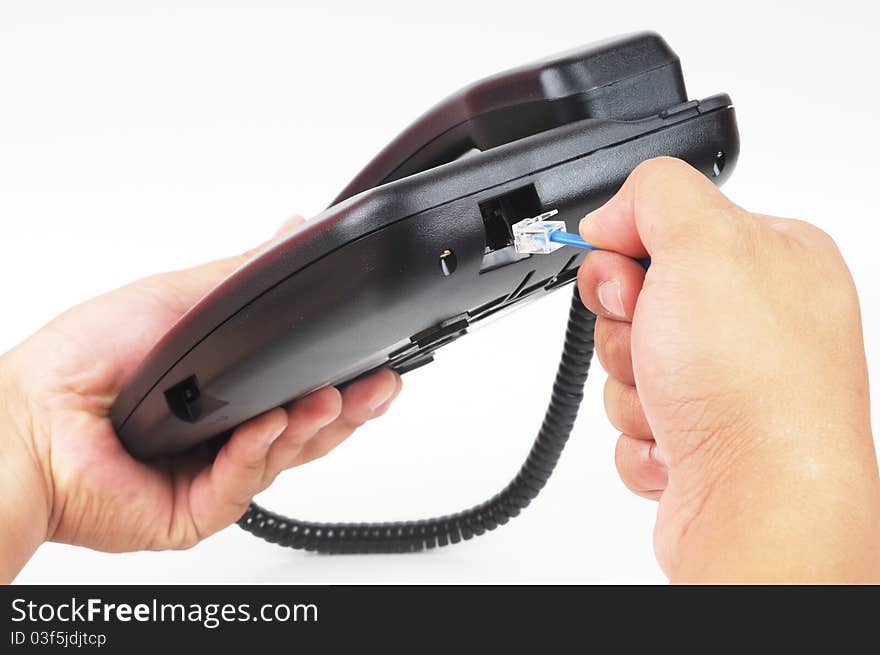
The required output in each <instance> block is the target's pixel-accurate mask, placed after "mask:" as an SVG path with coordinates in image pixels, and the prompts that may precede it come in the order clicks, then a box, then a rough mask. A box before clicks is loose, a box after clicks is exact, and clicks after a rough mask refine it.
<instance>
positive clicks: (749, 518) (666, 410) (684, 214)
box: [578, 158, 880, 583]
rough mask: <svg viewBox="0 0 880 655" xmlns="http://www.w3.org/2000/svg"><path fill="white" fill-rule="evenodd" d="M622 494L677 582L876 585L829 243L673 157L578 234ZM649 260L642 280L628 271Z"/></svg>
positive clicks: (856, 416)
mask: <svg viewBox="0 0 880 655" xmlns="http://www.w3.org/2000/svg"><path fill="white" fill-rule="evenodd" d="M580 231H581V235H582V236H583V238H584V239H586V240H587V241H588V242H590V243H593V244H595V245H596V246H598V247H600V248H603V249H607V250H608V251H613V252H607V251H594V252H591V253H590V254H589V255H588V256H587V257H586V259H585V261H584V263H583V265H582V266H581V269H580V271H579V276H578V285H579V287H580V291H581V296H582V298H583V300H584V302H585V304H586V305H587V306H588V307H589V308H590V309H591V310H592V311H594V312H595V313H596V314H597V315H598V317H599V318H598V320H597V322H596V351H597V354H598V357H599V360H600V361H601V363H602V365H603V366H604V368H605V369H606V371H607V372H608V380H607V383H606V385H605V406H606V411H607V414H608V417H609V419H610V421H611V423H612V424H613V425H614V426H615V427H616V428H617V429H618V430H619V431H620V432H621V436H620V438H619V440H618V443H617V449H616V463H617V468H618V471H619V473H620V476H621V478H622V480H623V482H624V484H625V485H626V486H627V487H628V488H629V489H631V490H632V491H634V492H635V493H637V494H639V495H641V496H644V497H646V498H650V499H654V500H658V501H659V506H658V511H657V520H656V526H655V531H654V548H655V552H656V555H657V558H658V561H659V563H660V565H661V567H662V568H663V570H664V572H665V573H666V574H667V576H668V577H669V578H670V580H672V581H673V582H820V583H824V582H844V583H846V582H880V478H878V471H877V458H876V454H875V452H874V443H873V437H872V434H871V424H870V413H869V395H868V376H867V365H866V361H865V352H864V345H863V341H862V332H861V318H860V311H859V302H858V297H857V294H856V289H855V286H854V284H853V281H852V278H851V276H850V274H849V271H848V269H847V267H846V264H845V263H844V261H843V258H842V257H841V254H840V252H839V251H838V248H837V247H836V245H835V244H834V242H833V241H832V239H831V238H830V237H829V236H828V235H827V234H825V233H824V232H822V231H821V230H819V229H818V228H816V227H814V226H812V225H809V224H807V223H804V222H802V221H797V220H787V219H781V218H773V217H770V216H763V215H759V214H753V213H750V212H747V211H745V210H744V209H742V208H741V207H738V206H737V205H735V204H734V203H732V202H731V201H730V200H729V199H727V198H726V197H725V196H724V195H723V194H722V193H721V192H720V191H719V190H718V189H717V188H716V187H715V186H714V185H713V184H712V183H711V182H709V181H708V180H707V179H706V178H705V177H704V176H703V175H702V174H700V173H699V172H697V171H696V170H694V169H693V168H691V167H690V166H688V165H687V164H685V163H683V162H681V161H679V160H675V159H669V158H660V159H655V160H650V161H648V162H645V163H643V164H642V165H640V166H639V167H638V168H637V169H636V170H635V171H634V172H633V173H632V175H631V176H630V177H629V179H628V180H627V181H626V183H625V184H624V186H623V187H622V188H621V189H620V191H619V192H618V193H617V194H616V195H615V196H614V198H612V199H611V200H610V201H609V202H608V203H606V204H605V205H604V206H603V207H601V208H599V209H598V210H596V211H595V212H593V213H592V214H590V215H588V216H587V217H586V218H585V219H584V220H583V221H582V222H581V226H580ZM646 255H649V256H650V257H651V266H650V268H649V269H648V270H647V272H646V271H645V270H644V269H643V268H642V267H641V266H640V265H639V264H637V263H636V262H635V261H633V259H632V258H633V257H644V256H646Z"/></svg>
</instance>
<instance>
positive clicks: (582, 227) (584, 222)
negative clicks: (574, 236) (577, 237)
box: [578, 210, 596, 234]
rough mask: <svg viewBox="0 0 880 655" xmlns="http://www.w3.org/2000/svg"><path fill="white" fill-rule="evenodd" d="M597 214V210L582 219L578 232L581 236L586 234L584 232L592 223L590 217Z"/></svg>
mask: <svg viewBox="0 0 880 655" xmlns="http://www.w3.org/2000/svg"><path fill="white" fill-rule="evenodd" d="M595 213H596V212H595V210H594V211H591V212H590V213H589V214H587V215H586V216H584V217H583V218H582V219H581V222H580V223H578V232H580V233H581V234H583V233H584V230H586V229H587V225H588V224H589V222H590V217H592V215H593V214H595Z"/></svg>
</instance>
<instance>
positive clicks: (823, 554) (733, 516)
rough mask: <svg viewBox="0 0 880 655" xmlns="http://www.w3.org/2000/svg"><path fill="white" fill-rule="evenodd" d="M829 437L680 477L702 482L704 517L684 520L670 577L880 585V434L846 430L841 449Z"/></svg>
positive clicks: (766, 448)
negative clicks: (878, 438) (879, 453)
mask: <svg viewBox="0 0 880 655" xmlns="http://www.w3.org/2000/svg"><path fill="white" fill-rule="evenodd" d="M850 428H852V426H850ZM817 436H819V437H820V438H819V439H817ZM827 436H828V435H827V434H824V435H815V434H809V433H808V432H806V431H804V432H799V433H798V435H797V439H796V443H791V442H788V440H787V439H784V438H780V439H771V440H767V441H765V442H764V443H763V444H761V445H760V446H757V447H753V448H752V449H749V450H748V452H740V453H739V454H738V455H737V456H728V457H718V458H713V459H714V460H715V461H713V462H712V463H711V464H706V463H705V462H704V463H703V465H702V466H701V467H700V468H701V469H702V471H701V473H702V475H700V473H697V472H695V471H693V470H690V471H677V472H676V471H673V472H672V473H671V475H672V476H675V474H676V473H679V474H681V477H684V478H685V479H686V480H690V481H696V480H701V482H700V483H699V484H698V485H695V487H694V489H696V488H697V487H699V488H700V492H699V493H696V492H695V493H694V497H699V498H700V502H699V503H698V509H697V510H696V511H694V512H693V513H690V515H689V516H687V520H686V521H681V522H679V528H680V531H679V534H678V537H679V539H678V540H677V541H678V547H677V548H676V549H675V551H676V552H675V556H674V557H673V558H670V559H669V560H668V562H669V563H670V565H671V566H669V568H668V570H667V573H668V574H669V577H670V579H671V580H672V581H674V582H710V581H711V582H789V583H791V582H812V583H816V582H819V583H829V582H831V583H843V582H847V583H865V582H878V581H880V476H878V472H877V462H876V456H875V455H874V451H873V448H872V445H873V439H872V437H871V433H870V426H868V427H867V428H866V429H865V430H862V429H856V430H852V429H851V430H850V431H844V430H842V429H841V430H838V431H836V437H835V439H834V441H833V443H829V442H827V441H824V437H827ZM847 442H849V443H847ZM721 460H723V461H721ZM708 470H711V471H712V473H708ZM681 528H683V529H681Z"/></svg>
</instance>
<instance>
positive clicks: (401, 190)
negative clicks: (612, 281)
mask: <svg viewBox="0 0 880 655" xmlns="http://www.w3.org/2000/svg"><path fill="white" fill-rule="evenodd" d="M474 148H477V149H479V150H482V152H471V153H470V154H468V155H467V156H464V157H462V155H464V154H465V153H468V152H469V151H472V150H473V149H474ZM738 153H739V137H738V132H737V127H736V120H735V115H734V110H733V108H732V106H731V102H730V99H729V98H728V97H727V96H725V95H719V96H714V97H712V98H708V99H706V100H702V101H699V102H697V101H691V102H688V101H687V96H686V95H685V90H684V83H683V81H682V76H681V69H680V65H679V62H678V58H677V57H676V56H675V55H674V53H672V51H671V50H670V49H669V48H668V46H667V45H666V44H665V42H664V41H663V40H662V39H661V38H660V37H658V36H657V35H655V34H650V33H649V34H639V35H633V36H628V37H623V38H621V39H618V40H614V41H609V42H604V43H601V44H598V45H596V46H591V47H589V48H587V49H584V50H581V51H579V52H573V53H567V54H565V55H562V56H560V57H557V58H554V59H549V60H546V61H544V62H539V63H538V64H534V65H532V66H528V67H524V68H521V69H517V70H515V71H512V72H511V73H508V74H502V75H498V76H495V77H493V78H490V79H489V80H487V81H484V82H482V83H478V84H475V85H473V86H471V87H469V88H468V89H465V90H464V91H462V92H461V93H459V94H457V95H455V96H452V97H451V98H450V99H448V100H446V101H445V102H444V103H441V105H439V106H438V108H436V109H434V110H432V111H431V112H429V113H428V114H426V115H425V116H424V117H423V118H422V119H420V121H418V122H417V123H416V124H415V125H414V126H413V127H411V128H409V129H408V130H407V131H405V132H404V133H403V134H402V135H401V136H400V137H398V139H396V140H395V141H394V142H393V143H392V144H391V145H389V147H388V148H386V149H385V150H384V151H383V152H382V153H380V155H379V156H377V158H376V159H374V160H373V162H371V163H370V165H369V166H367V168H365V169H364V171H363V172H362V173H361V174H360V175H359V176H358V177H357V178H356V179H355V180H353V181H352V183H351V184H349V185H348V187H347V188H346V190H345V191H344V192H343V193H342V194H340V198H339V200H340V202H338V203H336V204H334V205H333V206H331V207H330V208H329V209H327V210H326V211H325V212H323V213H322V214H321V215H319V216H318V217H316V218H315V219H313V220H312V221H309V222H308V223H307V224H306V225H304V226H303V227H301V228H299V229H298V230H297V231H295V232H294V233H293V234H291V235H289V236H288V237H286V238H285V239H283V240H282V241H279V242H277V243H275V244H273V245H272V246H271V247H269V248H267V249H266V250H264V251H263V252H261V253H259V254H258V255H256V256H255V257H254V258H253V259H252V260H251V261H250V262H248V264H247V265H245V266H243V267H242V268H240V269H239V270H238V271H236V272H235V273H234V274H233V275H231V276H230V277H229V278H228V279H226V280H225V281H224V282H223V283H221V284H220V285H219V286H218V287H216V288H215V289H214V290H213V291H212V292H210V293H209V294H208V295H207V296H206V297H205V298H204V299H203V300H202V301H200V302H199V303H198V304H197V305H196V306H195V307H194V308H193V309H192V310H191V311H189V312H188V313H187V314H186V315H185V316H184V317H183V318H182V319H181V320H180V321H179V322H178V323H177V324H176V325H175V326H174V327H173V328H172V329H171V331H170V332H169V333H168V334H167V335H165V337H164V338H163V339H162V340H161V341H160V342H159V343H158V344H157V345H156V347H155V348H154V350H153V351H152V352H151V353H150V355H149V356H148V357H147V358H146V360H145V361H144V362H143V363H142V365H141V366H140V368H139V369H138V370H137V371H136V372H135V374H134V375H133V377H132V379H131V380H130V381H129V382H128V384H127V385H126V387H125V389H124V390H123V391H122V393H121V394H120V396H119V397H118V399H117V400H116V402H115V404H114V406H113V409H112V411H111V418H112V420H113V423H114V425H115V427H116V430H117V432H118V434H119V435H120V437H121V439H122V441H123V442H124V444H125V445H126V447H127V448H128V449H129V451H130V452H131V453H133V454H134V455H136V456H138V457H142V458H149V457H155V456H159V455H164V454H168V453H173V452H178V451H181V450H184V449H186V448H189V447H191V446H193V445H195V444H197V443H199V442H202V441H204V440H207V439H209V438H211V437H213V436H216V435H219V434H222V433H224V432H227V431H228V430H230V429H231V428H233V427H234V426H236V425H238V424H239V423H241V422H243V421H244V420H246V419H248V418H251V417H253V416H255V415H257V414H259V413H261V412H263V411H266V410H267V409H269V408H272V407H275V406H278V405H281V404H284V403H286V402H288V401H290V400H292V399H294V398H297V397H299V396H301V395H303V394H305V393H307V392H309V391H311V390H314V389H316V388H319V387H321V386H324V385H327V384H341V383H345V382H346V381H349V380H351V379H354V378H356V377H358V376H360V375H362V374H364V373H366V372H368V371H371V370H374V369H376V368H379V367H383V366H391V367H393V368H395V369H397V370H399V371H401V372H405V371H407V370H411V369H412V368H415V367H417V366H420V365H422V364H424V363H427V362H428V361H430V360H431V358H432V357H433V353H434V351H435V350H436V349H437V348H439V347H441V346H443V345H445V344H446V343H449V342H450V341H452V340H454V339H455V338H457V337H459V336H461V335H462V334H465V333H466V332H467V330H468V328H470V327H471V326H473V325H475V324H478V323H479V322H480V321H482V320H484V319H486V318H487V317H489V316H493V315H496V314H498V313H499V312H502V311H505V310H507V309H510V308H512V307H515V306H517V305H520V304H521V303H524V302H527V301H531V300H534V299H536V298H539V297H542V296H544V295H545V294H547V293H550V292H552V291H554V290H556V289H558V288H560V287H561V286H564V285H566V284H567V283H569V282H571V281H572V280H573V279H574V278H575V276H576V270H577V266H578V264H579V263H580V262H581V260H582V258H583V256H584V255H583V252H582V251H577V250H575V249H572V248H562V249H560V250H558V251H556V252H554V253H553V254H550V255H532V256H522V255H517V254H516V253H515V252H513V248H512V246H510V245H507V243H506V241H505V239H506V236H505V230H507V238H508V241H509V226H510V224H512V223H514V222H516V221H518V220H522V219H524V218H528V217H530V216H533V215H537V214H538V213H541V212H543V211H547V210H549V209H556V210H558V212H559V215H558V216H557V217H555V218H559V219H561V220H564V221H566V223H567V225H568V228H569V230H571V231H576V230H577V223H578V221H579V219H580V218H581V217H582V216H583V215H584V214H586V213H587V212H588V211H590V210H592V209H594V208H595V207H598V206H599V205H600V204H602V203H603V202H605V200H607V199H608V198H609V197H610V196H611V195H612V194H613V193H614V192H615V191H616V190H617V189H618V188H619V187H620V185H621V184H622V183H623V181H624V180H625V179H626V176H627V175H628V174H629V173H630V172H631V171H632V169H633V168H635V167H636V165H638V163H640V162H641V161H644V160H645V159H649V158H651V157H655V156H658V155H671V156H675V157H679V158H681V159H683V160H685V161H687V162H689V163H690V164H691V165H693V166H694V167H696V168H697V169H699V170H700V171H702V172H703V173H704V174H705V175H707V176H708V177H710V178H711V179H713V180H714V181H715V182H717V183H721V182H722V181H723V180H724V179H725V178H726V177H727V176H728V175H729V173H730V171H731V170H732V168H733V166H734V164H735V162H736V159H737V156H738Z"/></svg>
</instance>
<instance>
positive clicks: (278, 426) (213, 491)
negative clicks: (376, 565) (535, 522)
mask: <svg viewBox="0 0 880 655" xmlns="http://www.w3.org/2000/svg"><path fill="white" fill-rule="evenodd" d="M302 222H303V221H302V219H301V218H295V219H291V221H289V222H288V223H287V224H286V225H285V227H284V228H282V230H281V232H282V233H283V232H286V231H288V230H290V229H293V228H294V227H295V226H296V225H298V224H300V223H302ZM253 252H254V251H251V252H249V253H245V254H244V255H242V256H238V257H230V258H228V259H223V260H219V261H215V262H211V263H208V264H204V265H202V266H199V267H196V268H192V269H189V270H184V271H178V272H174V273H166V274H161V275H156V276H153V277H150V278H147V279H144V280H140V281H139V282H135V283H134V284H131V285H129V286H126V287H123V288H121V289H118V290H116V291H112V292H110V293H108V294H106V295H103V296H100V297H99V298H95V299H94V300H91V301H88V302H86V303H84V304H82V305H79V306H78V307H74V308H73V309H71V310H69V311H67V312H65V313H64V314H62V315H61V316H59V317H58V318H56V319H55V320H53V321H52V322H51V323H49V324H48V325H46V326H45V327H43V328H42V329H41V330H40V331H39V332H37V333H36V334H34V335H33V336H32V337H30V338H29V339H27V340H26V341H24V342H23V343H21V344H20V345H18V346H16V347H15V348H14V349H13V350H11V351H9V352H8V353H6V354H4V355H2V356H0V462H2V463H3V475H2V476H0V498H2V502H0V525H2V526H3V530H2V532H0V582H9V581H11V580H12V579H13V578H14V577H15V576H16V575H17V573H18V571H19V570H20V569H21V567H22V566H24V564H25V562H27V560H28V559H29V558H30V557H31V555H33V553H34V551H35V550H36V549H37V548H38V547H39V546H40V544H42V543H43V542H45V541H57V542H61V543H68V544H76V545H79V546H87V547H89V548H94V549H98V550H103V551H109V552H120V551H135V550H165V549H181V548H188V547H190V546H193V545H195V544H196V543H198V542H199V541H201V540H202V539H204V538H206V537H208V536H209V535H211V534H213V533H215V532H217V531H218V530H220V529H222V528H224V527H226V526H228V525H229V524H231V523H233V522H234V521H236V520H237V519H238V518H239V517H240V516H241V515H242V514H243V513H244V510H245V509H246V508H247V505H248V503H249V502H250V500H251V498H252V497H253V496H254V495H255V494H257V493H259V492H260V491H262V490H263V489H265V488H266V487H268V486H269V484H271V482H272V480H273V479H274V478H275V476H277V475H278V474H279V473H280V472H281V471H282V470H284V469H288V468H291V467H294V466H298V465H300V464H304V463H306V462H308V461H310V460H313V459H316V458H318V457H321V456H323V455H324V454H326V453H327V452H329V451H330V450H332V449H333V448H334V447H336V446H337V445H338V444H339V443H341V442H342V441H343V440H344V439H345V438H346V437H348V436H349V435H350V434H351V433H352V432H353V431H354V430H355V429H356V428H357V427H358V426H360V425H361V424H363V423H364V422H365V421H367V420H369V419H371V418H375V417H377V416H380V415H381V414H383V413H384V412H385V411H386V410H387V409H388V407H389V405H390V403H391V402H392V400H393V399H394V398H395V397H396V396H397V394H398V393H399V392H400V388H401V380H400V377H399V376H398V375H397V374H396V373H393V372H391V371H387V370H386V371H380V372H378V373H376V374H374V375H372V376H370V377H368V378H365V379H363V380H361V381H358V382H356V383H354V384H352V385H350V386H348V387H347V388H346V389H345V390H344V391H342V392H341V393H340V392H339V391H338V390H336V389H334V388H332V387H327V388H323V389H319V390H317V391H315V392H313V393H312V394H310V395H308V396H306V397H304V398H302V399H300V400H297V401H296V402H294V403H292V404H291V405H290V406H288V407H281V408H276V409H273V410H271V411H269V412H266V413H265V414H262V415H260V416H258V417H256V418H254V419H252V420H250V421H248V422H247V423H245V424H243V425H241V426H239V427H238V428H237V429H236V430H235V432H234V433H233V435H232V437H231V438H230V440H229V441H228V442H227V443H226V445H224V446H223V448H222V449H221V450H220V452H219V453H218V455H217V457H216V458H215V459H214V460H213V462H211V461H208V460H206V459H204V458H202V457H199V456H197V455H191V454H190V455H184V456H179V457H173V458H164V459H162V460H159V461H155V462H149V463H143V462H139V461H137V460H135V459H133V458H132V457H131V456H130V455H129V454H128V453H127V452H126V451H125V449H124V448H123V447H122V445H121V443H120V441H119V439H118V438H117V436H116V434H115V433H114V431H113V426H112V425H111V422H110V419H109V418H108V414H109V411H110V407H111V405H112V404H113V400H114V399H115V398H116V396H117V394H118V393H119V390H120V389H121V387H122V386H123V384H124V383H125V382H126V380H127V379H128V378H129V376H130V375H131V374H132V372H133V371H134V369H135V368H136V367H137V365H138V364H139V363H140V362H141V360H143V358H144V357H145V356H146V354H147V353H148V352H149V350H150V349H151V348H152V346H153V345H154V344H155V343H156V342H157V341H158V339H159V338H160V337H161V336H162V335H163V334H164V333H165V332H166V331H167V330H168V328H170V327H171V326H172V325H173V324H174V322H175V321H176V320H177V319H178V318H179V317H180V316H182V315H183V314H184V313H185V312H186V311H187V310H188V309H189V308H190V307H192V306H193V305H194V304H195V303H196V302H197V301H198V300H199V299H200V298H201V297H202V296H203V295H204V294H205V293H206V292H207V291H209V290H210V289H211V288H212V287H213V286H215V285H216V284H217V283H218V282H220V281H221V280H222V279H223V278H225V277H226V276H227V275H229V274H230V273H231V272H232V271H233V270H235V269H236V268H237V267H238V266H240V265H241V264H242V263H243V262H244V261H245V260H246V259H247V258H248V257H249V256H250V255H251V254H252V253H253Z"/></svg>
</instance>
